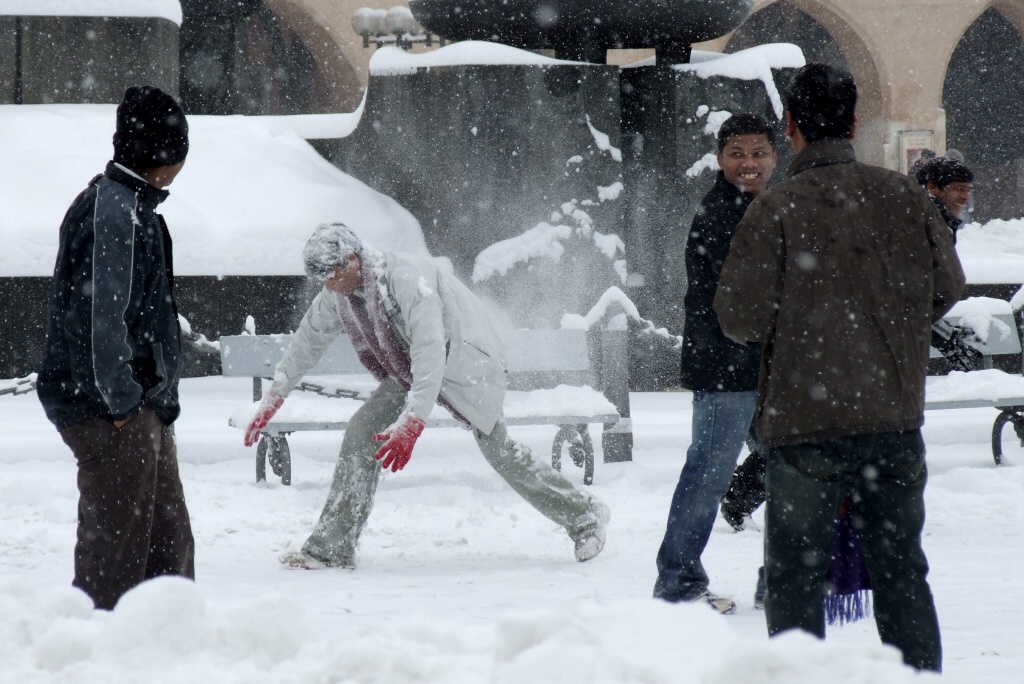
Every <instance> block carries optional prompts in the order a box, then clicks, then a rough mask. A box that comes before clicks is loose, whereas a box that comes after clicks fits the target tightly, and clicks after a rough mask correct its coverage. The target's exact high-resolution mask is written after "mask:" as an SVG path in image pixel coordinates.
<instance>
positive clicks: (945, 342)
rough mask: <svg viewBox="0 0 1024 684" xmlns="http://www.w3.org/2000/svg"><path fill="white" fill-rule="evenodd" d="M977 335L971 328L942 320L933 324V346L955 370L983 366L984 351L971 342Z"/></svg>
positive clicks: (968, 369) (974, 340)
mask: <svg viewBox="0 0 1024 684" xmlns="http://www.w3.org/2000/svg"><path fill="white" fill-rule="evenodd" d="M977 339H978V338H977V336H976V335H975V334H974V331H973V330H971V329H970V328H967V327H964V326H959V325H952V324H950V323H948V322H946V321H944V320H940V321H939V322H937V323H935V324H934V325H933V326H932V346H933V347H935V348H936V349H938V350H939V353H940V354H942V356H943V358H945V359H946V361H947V362H948V363H949V365H950V366H951V367H952V368H953V370H958V371H972V370H975V369H977V368H981V359H982V353H981V352H980V351H979V350H978V349H976V348H974V347H972V346H971V345H970V344H969V343H970V342H976V341H977Z"/></svg>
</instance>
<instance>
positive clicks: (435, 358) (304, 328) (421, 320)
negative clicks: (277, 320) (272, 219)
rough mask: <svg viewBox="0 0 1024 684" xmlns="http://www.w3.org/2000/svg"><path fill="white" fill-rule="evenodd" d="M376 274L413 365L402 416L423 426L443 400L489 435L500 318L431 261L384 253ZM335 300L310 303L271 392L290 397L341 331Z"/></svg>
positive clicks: (497, 393) (494, 412) (501, 360)
mask: <svg viewBox="0 0 1024 684" xmlns="http://www.w3.org/2000/svg"><path fill="white" fill-rule="evenodd" d="M374 275H375V276H376V279H377V284H378V286H379V287H380V288H381V294H382V295H383V299H384V302H385V306H387V307H394V308H396V309H397V310H396V311H389V312H388V316H389V319H390V321H391V325H392V327H393V329H394V330H395V332H396V333H397V335H398V337H399V339H401V340H402V341H404V342H405V344H407V346H408V350H409V356H410V359H411V366H412V387H411V389H410V390H409V395H408V398H407V400H406V405H405V409H404V411H403V412H409V413H412V414H413V415H415V416H416V417H417V418H419V419H420V420H423V421H426V420H427V418H428V417H429V416H430V412H431V410H432V409H433V407H434V404H435V403H436V402H437V400H438V397H439V396H440V397H442V398H443V399H444V400H445V401H446V402H447V403H448V404H450V405H451V407H452V408H454V409H455V410H456V411H457V412H458V413H459V414H461V416H462V417H463V418H465V419H466V420H467V421H469V422H470V423H471V424H472V426H473V427H474V428H476V429H477V430H480V432H482V433H484V434H490V433H491V430H492V429H493V428H494V424H495V423H496V422H497V420H498V418H499V417H500V416H501V414H502V402H503V401H504V396H505V383H506V378H505V345H504V343H503V341H502V340H503V335H502V328H503V326H502V324H501V323H500V321H499V319H498V318H497V316H495V314H494V312H493V311H491V309H490V308H488V306H487V305H486V304H484V303H483V302H482V301H481V300H480V299H479V298H477V296H476V295H474V294H473V293H472V292H470V291H469V289H468V288H467V287H466V286H465V285H463V284H462V282H461V281H459V280H458V279H457V278H456V277H455V276H453V275H451V274H449V273H447V272H445V271H443V270H441V269H439V268H438V266H437V265H436V264H435V263H434V262H433V261H432V260H430V259H428V258H423V257H417V256H411V255H406V254H402V255H399V254H394V253H386V254H384V258H383V261H382V263H380V264H378V265H377V267H376V269H375V274H374ZM339 297H340V295H337V294H335V293H333V292H331V291H329V290H327V289H326V288H324V289H323V290H321V292H320V293H319V294H318V295H317V296H316V298H315V299H314V300H313V303H312V304H311V305H310V307H309V309H308V310H307V311H306V314H305V315H304V316H303V318H302V322H301V323H300V324H299V329H298V330H297V331H296V332H295V334H294V335H293V336H292V340H291V344H290V345H289V347H288V350H287V351H286V352H285V355H284V358H283V359H282V360H281V362H280V363H279V364H278V366H277V370H276V372H275V375H274V382H273V385H272V386H271V392H274V393H276V394H279V395H281V396H282V397H285V396H288V394H289V393H291V391H292V390H293V389H294V388H295V386H296V385H297V384H298V383H299V381H300V380H301V378H302V376H303V375H305V373H306V372H307V371H309V369H310V368H312V367H313V366H314V365H315V364H316V362H317V361H318V360H319V359H320V357H321V356H322V355H323V353H324V350H326V349H327V347H328V346H329V345H330V343H331V342H332V341H333V340H334V338H336V337H337V336H338V335H339V334H341V333H342V332H344V325H343V323H342V318H341V316H340V314H339V313H338V306H339V302H338V299H339ZM356 351H357V352H358V351H360V350H359V349H357V350H356Z"/></svg>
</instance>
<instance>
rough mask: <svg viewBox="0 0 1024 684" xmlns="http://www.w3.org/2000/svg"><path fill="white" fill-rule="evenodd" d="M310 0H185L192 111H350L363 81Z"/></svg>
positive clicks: (187, 98) (186, 97) (187, 92)
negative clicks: (217, 0)
mask: <svg viewBox="0 0 1024 684" xmlns="http://www.w3.org/2000/svg"><path fill="white" fill-rule="evenodd" d="M308 1H309V0H233V1H232V2H230V3H219V2H218V3H213V2H209V1H208V0H182V3H181V4H182V14H183V21H182V24H181V31H180V34H179V47H180V49H179V55H180V63H181V96H182V101H183V103H184V105H185V108H186V111H189V112H191V113H196V114H307V113H317V112H336V111H351V110H353V109H354V108H355V107H356V106H357V105H358V103H359V100H360V97H361V95H362V87H361V83H360V79H359V77H358V75H357V72H356V69H355V68H354V67H353V65H352V64H351V62H350V60H349V59H348V57H347V56H346V55H345V53H344V52H343V51H342V50H341V49H339V47H338V44H337V41H336V40H335V37H334V35H333V34H334V31H333V29H332V27H330V26H329V25H328V24H326V23H325V22H324V21H322V19H321V18H320V17H319V16H318V15H317V14H316V13H315V12H313V11H311V10H310V8H309V7H307V6H306V4H305V3H306V2H308Z"/></svg>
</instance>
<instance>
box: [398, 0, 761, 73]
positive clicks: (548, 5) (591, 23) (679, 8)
mask: <svg viewBox="0 0 1024 684" xmlns="http://www.w3.org/2000/svg"><path fill="white" fill-rule="evenodd" d="M753 6H754V0H409V7H410V9H412V13H413V16H414V17H416V20H417V21H419V23H420V24H422V25H423V26H424V27H425V28H426V29H427V30H428V31H431V32H433V33H436V34H438V35H440V36H442V37H444V38H446V39H448V40H486V41H493V42H498V43H505V44H507V45H512V46H515V47H519V48H524V49H529V50H537V49H545V48H549V49H554V50H555V54H556V56H557V57H559V58H561V59H573V60H579V61H587V62H596V63H604V61H605V58H604V52H605V51H606V50H608V49H611V48H656V49H657V50H658V51H659V55H661V56H662V57H664V58H667V59H668V60H671V61H675V62H681V61H688V60H689V53H690V46H691V45H692V44H693V43H699V42H702V41H706V40H712V39H714V38H718V37H719V36H722V35H725V34H726V33H728V32H729V31H732V30H733V29H735V28H736V27H737V26H739V25H740V24H741V23H743V20H744V19H746V18H747V15H749V14H750V10H751V9H752V8H753Z"/></svg>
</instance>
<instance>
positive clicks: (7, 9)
mask: <svg viewBox="0 0 1024 684" xmlns="http://www.w3.org/2000/svg"><path fill="white" fill-rule="evenodd" d="M0 16H15V17H17V16H21V17H151V18H154V17H155V18H159V19H168V20H170V21H173V22H174V23H175V24H177V25H178V26H181V4H180V3H179V2H178V0H0Z"/></svg>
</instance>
